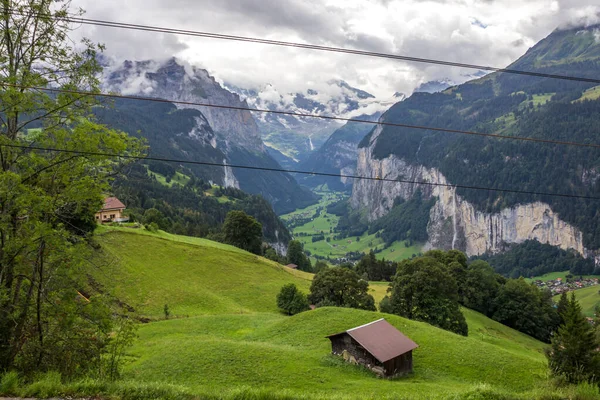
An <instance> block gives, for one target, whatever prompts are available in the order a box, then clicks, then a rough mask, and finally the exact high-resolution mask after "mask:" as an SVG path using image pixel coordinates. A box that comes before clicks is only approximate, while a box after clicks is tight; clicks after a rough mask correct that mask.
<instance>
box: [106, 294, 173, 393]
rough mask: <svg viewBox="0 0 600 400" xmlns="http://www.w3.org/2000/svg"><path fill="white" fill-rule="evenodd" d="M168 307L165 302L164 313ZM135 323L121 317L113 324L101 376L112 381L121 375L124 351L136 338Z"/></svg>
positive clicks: (166, 312) (166, 313)
mask: <svg viewBox="0 0 600 400" xmlns="http://www.w3.org/2000/svg"><path fill="white" fill-rule="evenodd" d="M168 311H169V310H168V307H167V305H166V304H165V315H167V316H168ZM137 328H138V327H137V325H136V324H135V322H134V321H133V320H132V319H130V318H121V319H119V321H117V323H116V324H115V327H114V330H113V332H112V333H111V336H110V340H109V342H108V345H107V351H106V356H105V359H104V360H103V366H102V371H101V376H103V377H105V378H107V379H108V380H110V381H114V380H116V379H117V378H119V377H120V376H121V373H122V369H123V365H124V364H125V359H124V356H125V351H126V350H127V349H129V347H131V345H132V344H133V342H134V341H135V339H137Z"/></svg>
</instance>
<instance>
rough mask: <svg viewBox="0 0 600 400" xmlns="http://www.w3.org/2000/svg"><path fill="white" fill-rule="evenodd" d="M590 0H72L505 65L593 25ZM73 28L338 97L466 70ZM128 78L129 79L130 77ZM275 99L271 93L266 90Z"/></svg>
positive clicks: (262, 82)
mask: <svg viewBox="0 0 600 400" xmlns="http://www.w3.org/2000/svg"><path fill="white" fill-rule="evenodd" d="M597 3H598V2H597V0H527V1H522V0H494V1H491V0H218V1H214V0H170V1H168V2H167V1H164V0H128V1H126V2H123V1H121V0H102V1H98V0H73V5H74V6H81V7H83V8H84V9H86V10H87V11H88V13H87V16H88V17H89V18H97V19H106V20H113V21H120V22H131V23H139V24H145V25H156V26H164V27H174V28H179V29H189V30H197V31H206V32H218V33H225V34H234V35H243V36H251V37H261V38H269V39H275V40H283V41H299V42H305V43H314V44H319V45H326V46H333V47H347V48H355V49H361V50H367V51H374V52H381V53H393V54H402V55H410V56H414V57H423V58H435V59H441V60H450V61H457V62H464V63H471V64H482V65H489V66H498V67H503V66H506V65H508V64H510V63H511V62H513V61H515V60H516V59H517V58H518V57H520V56H521V55H522V54H524V53H525V51H526V50H527V49H528V48H529V47H531V46H533V45H534V44H535V43H536V42H538V41H539V40H541V39H542V38H544V37H545V36H547V35H548V34H550V33H551V32H552V31H553V30H554V29H556V28H557V27H559V28H565V27H571V26H574V25H588V26H589V25H590V24H594V23H597V22H599V21H598V15H599V14H598V13H599V12H600V6H599V5H597ZM76 33H77V34H78V35H81V36H87V37H90V38H92V39H94V40H95V41H99V42H103V43H105V44H106V45H107V49H108V50H107V52H108V54H109V55H111V56H112V57H114V58H117V59H121V60H123V59H138V60H140V59H155V60H159V61H160V60H164V59H166V58H168V57H171V56H177V57H179V58H182V59H185V60H187V61H189V62H190V63H192V64H194V65H198V66H200V67H203V68H206V69H208V70H209V71H210V73H211V74H213V75H214V76H216V78H217V79H218V80H219V81H221V82H223V81H225V82H228V83H231V84H233V85H236V86H239V87H243V88H248V89H259V88H260V89H262V88H264V87H265V86H266V85H267V84H269V83H271V84H273V85H274V86H275V87H276V88H277V90H278V91H279V93H289V92H305V91H306V89H309V88H312V89H315V90H317V91H318V92H319V96H321V97H327V96H330V97H335V96H339V93H337V92H336V90H338V89H336V88H335V85H327V82H328V81H330V80H331V79H339V80H344V81H346V82H348V83H349V84H350V85H352V86H356V87H359V88H360V89H363V90H366V91H367V92H369V93H373V94H375V95H376V96H378V97H380V98H389V97H390V96H391V95H392V94H393V93H394V92H396V91H399V92H404V93H411V92H412V90H413V89H414V88H415V87H417V86H418V85H420V84H421V83H423V82H426V81H430V80H436V79H443V78H448V79H451V80H454V81H460V80H461V79H463V80H464V79H465V78H464V75H468V74H471V73H473V72H474V71H473V70H466V69H459V68H449V67H444V66H439V65H427V64H417V63H407V62H401V61H394V60H388V59H383V58H372V57H364V56H356V55H348V54H336V53H328V52H322V51H311V50H305V49H296V48H286V47H277V46H268V45H260V44H252V43H241V42H230V41H222V40H214V39H206V38H194V37H189V36H174V35H167V34H158V33H152V32H136V31H130V30H119V29H114V28H100V27H89V26H82V27H80V28H79V29H78V30H77V32H76ZM132 84H133V83H132ZM271 95H272V96H275V95H276V94H271Z"/></svg>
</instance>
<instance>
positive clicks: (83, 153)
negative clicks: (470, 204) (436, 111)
mask: <svg viewBox="0 0 600 400" xmlns="http://www.w3.org/2000/svg"><path fill="white" fill-rule="evenodd" d="M0 147H9V148H18V149H26V150H39V151H51V152H57V153H67V154H78V155H81V156H100V157H113V158H125V159H134V160H149V161H162V162H168V163H178V164H191V165H201V166H208V167H222V168H227V167H229V168H236V169H248V170H254V171H270V172H287V173H292V174H302V175H314V176H326V177H334V178H346V179H356V180H369V181H379V182H393V183H407V184H414V185H423V186H440V187H449V188H459V189H469V190H485V191H490V192H503V193H516V194H529V195H536V196H550V197H564V198H572V199H587V200H600V197H595V196H583V195H574V194H567V193H553V192H534V191H529V190H518V189H502V188H490V187H483V186H471V185H461V184H457V185H454V184H449V183H435V182H426V181H411V180H406V179H391V178H377V177H375V178H374V177H370V176H360V175H345V174H334V173H327V172H310V171H300V170H292V169H284V168H269V167H255V166H250V165H236V164H225V163H214V162H207V161H189V160H179V159H173V158H162V157H151V156H146V157H142V156H134V155H129V154H115V153H104V152H97V151H82V150H68V149H56V148H51V147H39V146H26V145H17V144H0Z"/></svg>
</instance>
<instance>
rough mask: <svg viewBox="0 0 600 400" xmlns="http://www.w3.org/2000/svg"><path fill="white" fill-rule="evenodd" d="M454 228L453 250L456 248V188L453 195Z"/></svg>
mask: <svg viewBox="0 0 600 400" xmlns="http://www.w3.org/2000/svg"><path fill="white" fill-rule="evenodd" d="M452 228H453V229H454V233H453V234H452V250H454V249H455V248H456V237H457V232H456V188H454V192H453V194H452Z"/></svg>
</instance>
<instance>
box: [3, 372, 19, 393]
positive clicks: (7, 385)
mask: <svg viewBox="0 0 600 400" xmlns="http://www.w3.org/2000/svg"><path fill="white" fill-rule="evenodd" d="M19 384H20V379H19V374H17V373H16V372H15V371H10V372H7V373H5V374H4V375H2V379H0V395H3V396H16V395H17V394H18V390H19Z"/></svg>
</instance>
